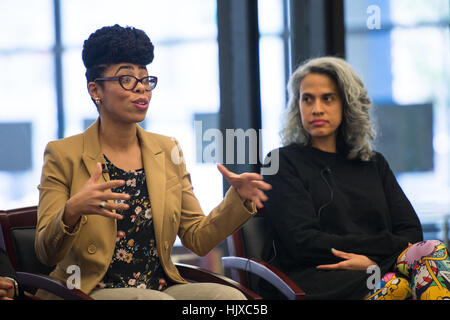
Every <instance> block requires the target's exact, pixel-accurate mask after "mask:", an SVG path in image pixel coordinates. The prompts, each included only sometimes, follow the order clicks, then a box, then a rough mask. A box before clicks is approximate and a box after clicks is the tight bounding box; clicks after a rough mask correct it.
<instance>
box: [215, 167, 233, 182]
mask: <svg viewBox="0 0 450 320" xmlns="http://www.w3.org/2000/svg"><path fill="white" fill-rule="evenodd" d="M217 169H218V170H219V172H220V173H221V174H222V175H223V176H224V177H225V178H226V179H230V178H231V177H232V176H233V174H234V173H233V172H231V171H229V170H228V169H227V168H225V166H224V165H221V164H217Z"/></svg>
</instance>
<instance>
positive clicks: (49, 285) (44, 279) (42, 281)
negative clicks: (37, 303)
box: [17, 271, 93, 300]
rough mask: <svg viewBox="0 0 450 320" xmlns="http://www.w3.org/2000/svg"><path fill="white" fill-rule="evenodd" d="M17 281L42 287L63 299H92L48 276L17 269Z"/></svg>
mask: <svg viewBox="0 0 450 320" xmlns="http://www.w3.org/2000/svg"><path fill="white" fill-rule="evenodd" d="M17 281H18V282H19V284H20V285H21V286H23V287H31V288H38V289H42V290H45V291H48V292H50V293H53V294H54V295H56V296H58V297H60V298H62V299H64V300H93V299H92V298H91V297H89V296H88V295H87V294H85V293H84V292H83V291H81V290H78V289H69V288H67V287H66V286H65V284H64V283H62V282H61V281H59V280H57V279H54V278H51V277H49V276H45V275H41V274H34V273H28V272H20V271H18V272H17Z"/></svg>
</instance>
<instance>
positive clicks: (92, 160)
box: [81, 119, 110, 182]
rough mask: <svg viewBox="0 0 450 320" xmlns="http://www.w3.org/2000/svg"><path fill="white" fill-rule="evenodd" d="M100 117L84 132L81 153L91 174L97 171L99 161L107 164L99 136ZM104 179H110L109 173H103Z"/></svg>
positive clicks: (103, 164)
mask: <svg viewBox="0 0 450 320" xmlns="http://www.w3.org/2000/svg"><path fill="white" fill-rule="evenodd" d="M98 129H99V119H97V120H96V121H95V122H94V123H93V124H92V125H91V126H90V127H89V128H87V129H86V131H85V132H84V134H83V136H84V151H83V154H82V155H81V158H82V159H83V162H84V165H85V166H86V169H87V171H88V172H89V176H91V177H92V175H93V174H94V173H95V169H96V168H97V162H100V163H101V164H102V167H103V166H105V165H106V164H105V159H104V158H103V154H102V148H101V147H100V139H99V136H98ZM102 180H103V181H105V182H106V181H109V180H110V178H109V174H108V172H105V173H103V174H102Z"/></svg>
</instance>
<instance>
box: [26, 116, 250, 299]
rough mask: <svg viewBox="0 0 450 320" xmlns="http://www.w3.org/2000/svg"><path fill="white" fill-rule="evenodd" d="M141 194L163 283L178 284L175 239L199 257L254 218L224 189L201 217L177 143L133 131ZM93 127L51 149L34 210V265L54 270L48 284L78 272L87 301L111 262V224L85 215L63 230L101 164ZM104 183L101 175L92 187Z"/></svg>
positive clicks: (113, 238) (113, 233) (114, 230)
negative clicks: (74, 200) (73, 200)
mask: <svg viewBox="0 0 450 320" xmlns="http://www.w3.org/2000/svg"><path fill="white" fill-rule="evenodd" d="M137 128H138V129H137V133H138V137H139V139H140V142H141V148H142V158H143V163H144V169H145V173H146V175H147V187H148V191H149V195H150V201H151V205H152V212H153V220H154V227H155V235H156V244H157V249H158V252H159V256H160V259H161V263H162V265H163V267H164V270H165V272H166V273H167V276H169V277H170V279H172V280H173V281H175V282H178V283H185V282H186V281H185V280H184V279H183V278H182V277H181V276H180V274H179V273H178V271H177V269H176V267H175V266H174V264H173V262H172V260H171V257H170V252H171V249H172V246H173V244H174V241H175V239H176V236H177V235H178V236H179V237H180V239H181V241H182V243H183V245H184V246H185V247H187V248H188V249H190V250H191V251H193V252H194V253H196V254H198V255H200V256H202V255H205V254H207V253H208V252H209V251H210V250H211V249H212V248H214V247H215V246H216V245H218V244H219V243H220V242H221V241H223V240H224V239H225V238H226V237H227V236H228V235H230V234H231V233H233V232H234V231H235V230H237V229H238V228H239V227H240V226H241V225H242V224H244V223H245V222H246V221H247V220H249V219H250V218H251V217H252V215H253V214H254V213H255V212H256V209H255V206H254V204H253V203H251V205H249V207H250V208H247V207H245V206H244V205H243V202H242V200H241V199H240V197H239V195H238V194H237V192H236V191H235V189H234V188H233V187H231V188H230V189H229V190H228V192H227V194H226V196H225V198H224V200H223V201H222V202H221V203H220V204H219V205H218V206H217V207H216V208H215V209H214V210H212V212H211V213H210V214H209V215H208V216H205V215H204V214H203V212H202V210H201V208H200V205H199V202H198V200H197V198H196V197H195V195H194V193H193V191H192V185H191V181H190V176H189V173H188V172H187V171H186V167H185V163H184V162H183V161H181V160H182V153H181V151H180V149H179V148H178V144H177V142H176V141H175V140H174V139H172V138H169V137H165V136H161V135H157V134H153V133H149V132H146V131H145V130H143V129H142V128H141V127H140V126H138V125H137ZM98 129H99V120H97V121H96V122H95V123H94V124H93V125H92V126H91V127H89V128H88V129H87V130H86V131H85V132H84V133H82V134H79V135H75V136H72V137H68V138H64V139H61V140H58V141H52V142H50V143H49V144H48V145H47V147H46V149H45V153H44V166H43V169H42V177H41V183H40V185H39V191H40V197H39V206H38V222H37V228H36V239H35V249H36V254H37V256H38V258H39V259H40V260H41V261H42V262H43V263H44V264H47V265H50V266H55V265H56V268H55V269H54V271H53V272H52V273H51V274H50V275H51V276H52V277H55V278H57V279H60V280H63V281H66V279H67V278H68V277H69V276H70V275H71V273H67V271H68V270H67V268H68V267H69V266H71V265H76V266H78V267H80V271H81V288H80V289H81V290H82V291H83V292H85V293H87V294H89V293H90V292H91V291H92V290H93V289H94V287H95V286H96V285H97V284H98V283H99V282H100V281H101V279H102V278H103V276H104V275H105V273H106V271H107V269H108V267H109V264H110V261H111V258H112V256H113V252H114V248H115V243H116V233H117V225H116V220H115V219H111V218H106V217H103V216H99V215H84V216H82V218H81V220H80V223H79V224H78V225H77V227H76V228H75V230H74V231H73V233H68V232H67V231H66V230H65V229H64V227H63V224H62V216H63V213H64V207H65V203H66V201H67V200H68V199H69V198H70V197H72V196H73V195H74V194H76V193H78V192H79V191H80V189H81V188H82V187H83V185H84V184H85V183H86V181H87V180H88V179H89V178H90V176H91V175H92V174H93V173H94V171H95V168H96V163H97V162H101V163H105V160H104V158H103V155H102V151H101V147H100V143H99V136H98ZM107 180H109V176H108V174H107V173H105V174H103V178H100V180H99V182H102V181H107Z"/></svg>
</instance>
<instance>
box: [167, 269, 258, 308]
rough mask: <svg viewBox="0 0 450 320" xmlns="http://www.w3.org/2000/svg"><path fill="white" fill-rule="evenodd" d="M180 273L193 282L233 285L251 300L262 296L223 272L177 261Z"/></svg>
mask: <svg viewBox="0 0 450 320" xmlns="http://www.w3.org/2000/svg"><path fill="white" fill-rule="evenodd" d="M175 266H176V267H177V269H178V271H179V272H180V275H181V276H182V277H183V278H184V279H186V280H187V281H192V282H213V283H218V284H223V285H226V286H230V287H233V288H235V289H238V290H239V291H241V292H242V293H243V294H244V295H245V296H246V297H247V299H249V300H261V299H262V298H261V296H259V295H258V294H256V293H254V292H253V291H251V290H250V289H248V288H246V287H245V286H243V285H241V284H240V283H239V282H237V281H234V280H232V279H230V278H227V277H225V276H223V275H221V274H218V273H215V272H211V271H208V270H205V269H202V268H199V267H197V266H193V265H189V264H184V263H175Z"/></svg>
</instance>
